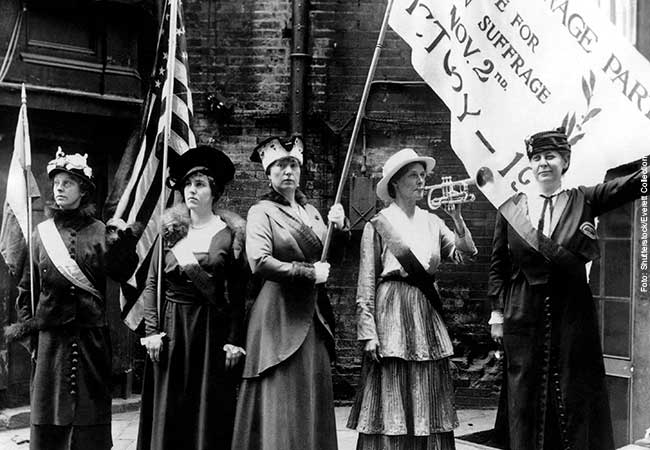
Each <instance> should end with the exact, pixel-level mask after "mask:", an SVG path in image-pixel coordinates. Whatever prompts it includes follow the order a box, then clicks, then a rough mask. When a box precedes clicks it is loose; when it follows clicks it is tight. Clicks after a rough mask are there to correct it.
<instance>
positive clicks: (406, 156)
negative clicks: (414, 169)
mask: <svg viewBox="0 0 650 450" xmlns="http://www.w3.org/2000/svg"><path fill="white" fill-rule="evenodd" d="M414 162H419V163H422V164H424V169H425V171H426V173H427V175H428V174H430V173H431V172H432V171H433V168H434V167H435V166H436V160H435V159H433V158H431V157H429V156H420V155H418V154H417V153H416V152H415V150H413V149H412V148H403V149H402V150H400V151H399V152H397V153H395V154H394V155H392V156H391V157H390V158H388V159H387V160H386V163H385V164H384V168H383V171H382V177H381V180H379V183H377V197H379V198H380V199H381V200H383V201H384V202H385V203H390V202H391V201H393V198H392V197H391V196H390V195H389V194H388V184H389V183H390V180H391V179H392V178H393V177H394V176H395V174H396V173H397V172H398V171H399V170H400V169H401V168H402V167H404V166H406V165H408V164H411V163H414Z"/></svg>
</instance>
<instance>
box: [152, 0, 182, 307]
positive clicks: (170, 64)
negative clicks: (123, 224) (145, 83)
mask: <svg viewBox="0 0 650 450" xmlns="http://www.w3.org/2000/svg"><path fill="white" fill-rule="evenodd" d="M177 2H178V0H171V1H170V4H169V5H170V8H169V41H168V51H167V100H166V103H165V129H164V131H163V152H162V167H161V177H160V180H161V187H160V217H159V222H158V250H159V251H158V283H157V288H156V294H157V297H156V298H157V301H158V317H159V318H160V314H161V312H162V296H163V292H162V272H163V269H164V267H163V223H162V218H163V213H164V212H165V204H166V202H167V186H166V184H165V181H166V175H167V153H168V147H169V135H170V132H171V126H172V109H173V101H174V70H175V67H176V66H175V64H176V18H177V15H178V3H177ZM162 20H163V22H164V20H165V19H164V17H163V19H162Z"/></svg>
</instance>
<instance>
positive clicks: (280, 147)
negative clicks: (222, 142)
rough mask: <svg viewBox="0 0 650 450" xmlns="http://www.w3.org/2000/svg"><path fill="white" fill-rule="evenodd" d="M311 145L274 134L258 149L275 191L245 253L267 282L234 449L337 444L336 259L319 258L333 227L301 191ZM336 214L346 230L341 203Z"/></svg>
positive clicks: (257, 212)
mask: <svg viewBox="0 0 650 450" xmlns="http://www.w3.org/2000/svg"><path fill="white" fill-rule="evenodd" d="M302 150H303V145H302V139H301V138H300V137H299V136H294V137H293V138H291V139H290V140H288V141H284V142H283V140H281V139H280V138H277V137H273V138H270V139H267V140H265V141H264V142H262V143H261V144H259V145H258V146H257V148H256V149H255V150H254V151H253V155H252V156H251V160H253V161H257V162H261V163H262V166H263V167H264V170H265V171H266V175H267V176H268V178H269V180H270V186H271V190H270V191H269V193H268V194H266V195H265V196H263V197H262V199H261V200H260V201H259V202H257V203H256V204H255V205H253V206H252V207H251V209H250V210H249V211H248V221H247V225H246V252H247V255H248V262H249V264H250V266H251V269H252V271H253V273H254V274H257V276H258V277H259V278H260V279H261V282H262V287H261V290H260V292H259V294H258V295H257V298H256V300H255V303H254V304H253V306H252V308H251V311H250V314H249V323H248V334H247V337H246V351H247V352H248V354H247V356H246V365H245V367H244V373H243V378H244V380H243V382H242V385H241V388H240V391H239V392H240V394H239V400H238V404H237V418H236V421H235V435H234V436H235V438H234V440H233V446H232V448H233V450H276V449H283V450H335V449H336V447H337V443H336V422H335V419H334V404H333V393H332V376H331V373H330V361H331V359H330V358H332V357H333V349H334V334H333V333H334V328H333V326H334V323H333V315H332V310H331V306H330V303H329V300H328V298H327V295H326V292H325V289H324V283H325V281H326V280H327V278H328V275H329V264H328V263H326V262H318V260H319V259H320V257H321V252H322V250H323V244H322V242H323V239H324V236H325V233H326V231H327V227H326V225H325V223H324V222H323V219H322V218H321V216H320V214H319V213H318V211H317V210H316V208H314V207H313V206H312V205H310V204H308V203H307V199H306V197H305V196H304V195H303V194H302V193H301V192H300V191H299V190H298V184H299V182H300V172H301V165H302ZM328 219H329V220H330V222H333V223H334V224H335V228H336V229H338V230H344V228H346V220H345V215H344V213H343V208H342V207H341V205H340V204H337V205H334V206H333V207H332V208H331V209H330V213H329V215H328ZM296 412H298V414H299V417H298V416H296ZM288 418H293V419H291V420H288Z"/></svg>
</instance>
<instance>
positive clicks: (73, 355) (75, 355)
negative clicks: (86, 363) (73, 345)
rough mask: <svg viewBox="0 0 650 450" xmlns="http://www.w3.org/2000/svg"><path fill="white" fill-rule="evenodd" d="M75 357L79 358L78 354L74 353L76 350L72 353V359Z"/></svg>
mask: <svg viewBox="0 0 650 450" xmlns="http://www.w3.org/2000/svg"><path fill="white" fill-rule="evenodd" d="M77 356H79V352H78V351H76V350H74V351H73V352H72V357H73V358H76V357H77Z"/></svg>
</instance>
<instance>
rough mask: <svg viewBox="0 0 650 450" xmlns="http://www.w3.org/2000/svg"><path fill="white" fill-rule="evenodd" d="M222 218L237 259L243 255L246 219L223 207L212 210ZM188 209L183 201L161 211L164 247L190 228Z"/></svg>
mask: <svg viewBox="0 0 650 450" xmlns="http://www.w3.org/2000/svg"><path fill="white" fill-rule="evenodd" d="M214 213H215V214H217V215H218V216H219V217H221V220H223V221H224V222H225V223H226V225H227V226H228V228H229V229H230V232H231V233H232V235H233V240H232V247H231V248H232V251H233V254H234V257H235V258H236V259H237V258H239V256H240V255H243V251H244V243H245V240H246V221H245V220H244V219H243V218H242V217H241V216H239V215H238V214H236V213H234V212H232V211H228V210H225V209H216V210H215V211H214ZM190 223H191V220H190V210H189V209H187V206H185V203H177V204H176V205H174V206H172V207H171V208H167V209H166V210H165V212H164V213H163V239H164V242H165V248H168V249H169V248H172V247H173V246H174V245H176V243H177V242H178V241H180V240H181V239H183V238H184V237H185V236H187V232H188V231H189V229H190Z"/></svg>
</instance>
